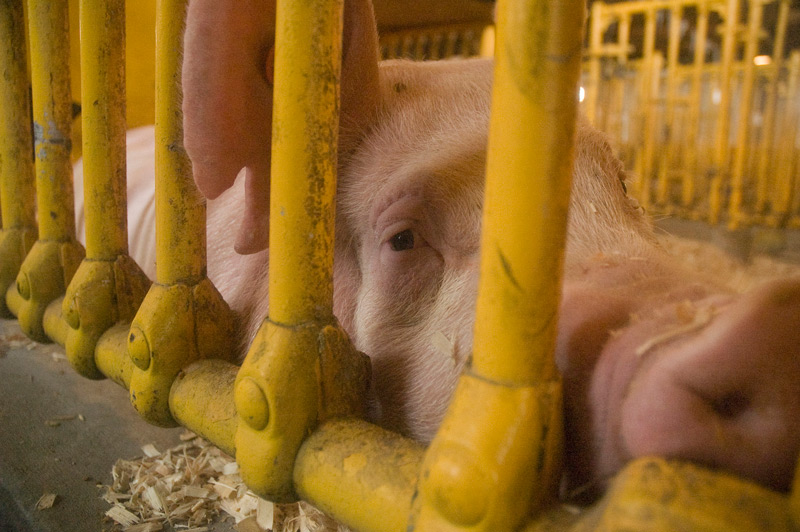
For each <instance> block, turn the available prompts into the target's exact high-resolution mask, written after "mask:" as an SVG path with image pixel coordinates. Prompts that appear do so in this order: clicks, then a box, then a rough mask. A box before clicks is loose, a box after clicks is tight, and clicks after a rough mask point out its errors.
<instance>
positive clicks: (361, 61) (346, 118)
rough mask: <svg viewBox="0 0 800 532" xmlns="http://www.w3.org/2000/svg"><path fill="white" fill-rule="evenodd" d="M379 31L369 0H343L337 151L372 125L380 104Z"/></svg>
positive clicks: (344, 147)
mask: <svg viewBox="0 0 800 532" xmlns="http://www.w3.org/2000/svg"><path fill="white" fill-rule="evenodd" d="M379 59H380V51H379V48H378V30H377V27H376V24H375V14H374V12H373V9H372V2H370V1H369V0H346V1H345V8H344V35H343V43H342V85H341V113H340V117H339V126H340V127H339V136H340V138H339V153H340V154H342V153H344V152H347V151H349V150H350V149H352V148H353V147H354V146H355V145H356V144H357V143H358V141H359V140H360V138H361V136H362V135H363V133H364V132H365V131H366V130H367V128H368V127H369V126H370V125H371V124H372V122H373V121H374V119H375V116H376V115H377V112H378V107H379V105H380V98H381V96H380V87H379V82H378V61H379Z"/></svg>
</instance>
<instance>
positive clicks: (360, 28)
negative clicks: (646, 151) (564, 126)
mask: <svg viewBox="0 0 800 532" xmlns="http://www.w3.org/2000/svg"><path fill="white" fill-rule="evenodd" d="M203 1H204V0H203ZM262 1H264V2H267V0H262ZM193 2H196V4H195V5H196V6H199V5H201V4H202V2H201V0H193ZM213 5H214V4H213V3H211V4H207V6H206V7H208V6H213ZM191 15H192V11H191V9H190V18H189V20H188V30H187V31H188V32H189V33H191V31H192V28H193V19H192V16H191ZM195 15H197V13H195ZM345 23H346V35H345V39H346V42H345V46H344V51H345V53H344V64H343V75H342V109H341V112H342V119H341V135H340V138H341V141H340V154H341V155H340V157H341V160H340V164H339V195H338V200H337V209H338V211H337V229H336V231H337V235H336V252H335V253H336V255H335V274H334V285H335V288H334V289H335V294H334V300H335V302H334V306H335V309H334V310H335V312H336V315H337V316H338V318H339V320H340V321H341V322H342V324H343V326H344V327H345V329H346V330H347V331H348V333H349V334H350V335H351V337H352V339H353V341H354V342H355V344H356V346H357V347H358V349H360V350H362V351H364V352H366V353H367V354H368V355H370V357H371V360H372V365H373V386H372V392H373V398H372V399H373V400H372V415H373V417H374V419H375V420H376V421H378V422H379V423H381V424H382V425H384V426H387V427H390V428H393V429H396V430H399V431H400V432H402V433H404V434H406V435H409V436H412V437H414V438H417V439H419V440H423V441H426V440H429V439H430V438H431V437H432V436H433V434H434V432H435V430H436V427H437V426H438V424H439V422H440V421H441V418H442V416H443V414H444V411H445V409H446V407H447V404H448V402H449V399H450V396H451V394H452V391H453V389H454V386H455V382H456V380H457V378H458V375H459V373H460V372H461V370H462V369H463V367H464V366H465V365H466V364H468V361H469V357H470V352H471V337H472V326H473V322H474V309H473V307H474V304H475V299H476V290H477V276H478V258H479V249H478V247H479V235H480V220H481V208H482V201H483V183H484V163H485V152H486V144H487V142H486V141H487V131H488V123H489V120H488V118H489V104H490V92H491V77H492V65H491V62H489V61H485V60H469V61H467V60H455V61H444V62H436V63H425V64H422V63H412V62H403V61H399V62H385V63H381V64H380V66H379V64H378V61H377V39H376V38H375V25H374V21H373V19H372V13H371V9H370V6H369V4H368V2H363V1H362V2H359V1H355V0H353V1H351V0H348V1H347V2H346V5H345ZM230 31H233V33H234V34H235V29H232V30H230ZM269 39H271V37H270V38H268V39H267V40H269ZM189 43H190V40H189V39H188V38H187V52H186V53H187V65H190V66H191V65H192V56H193V52H192V47H190V46H189ZM348 43H350V44H348ZM353 43H358V45H357V46H355V45H353ZM206 44H209V43H206ZM269 46H271V41H270V42H263V43H261V44H260V45H259V46H255V49H258V50H262V49H263V48H269ZM212 52H215V51H214V50H212ZM215 53H218V56H215V55H214V53H211V54H210V55H211V56H212V57H213V58H214V60H215V61H223V60H230V57H226V55H225V53H224V50H222V51H216V52H215ZM205 54H206V55H205V56H202V55H201V56H195V57H198V58H199V59H198V60H199V61H200V62H201V63H202V62H203V61H205V60H207V59H208V56H209V53H208V52H207V51H206V52H205ZM248 57H249V56H248ZM259 57H262V59H263V54H262V55H260V56H256V57H255V59H254V62H253V64H256V63H258V61H259V60H258V58H259ZM251 59H252V58H251ZM258 64H260V63H258ZM251 67H252V65H251ZM247 76H251V77H253V78H255V77H259V76H263V68H261V67H259V68H255V67H252V71H250V72H249V74H247ZM185 79H186V83H188V86H187V87H186V90H187V91H188V92H190V93H191V92H192V91H196V95H202V93H203V91H204V90H205V91H208V90H210V91H212V92H214V91H215V90H219V88H220V87H223V88H225V87H226V86H225V83H224V80H223V81H218V82H217V83H218V85H214V84H211V86H210V88H209V87H208V86H204V85H203V80H202V78H200V77H194V78H192V77H191V76H185ZM192 80H193V81H192ZM193 83H194V84H199V86H197V87H193V85H192V84H193ZM215 87H216V88H215ZM235 89H236V87H235V86H234V87H232V88H231V90H235ZM226 90H227V89H226ZM198 98H199V96H198ZM268 104H269V97H268V96H264V97H263V98H262V99H261V100H257V101H254V102H250V107H252V106H254V105H268ZM184 111H185V113H186V114H187V121H186V127H187V131H186V134H187V149H188V150H189V152H190V155H192V158H193V161H195V154H194V153H193V151H195V150H194V149H192V146H206V145H208V144H209V143H212V144H213V142H211V141H209V139H212V140H213V139H215V138H216V137H215V134H216V131H215V130H214V128H213V127H211V128H209V127H206V126H204V124H215V123H216V122H215V120H214V119H209V118H208V116H205V117H203V116H201V117H200V118H202V119H200V118H198V119H197V120H192V118H191V116H190V115H192V113H195V112H197V113H199V115H203V113H206V114H210V116H211V117H212V118H213V117H214V116H216V115H215V112H216V111H215V110H214V108H213V107H203V108H202V111H196V110H193V109H192V108H190V107H185V108H184ZM226 112H227V113H231V112H232V111H231V110H230V109H226ZM232 113H233V115H234V116H233V119H235V118H236V117H235V114H236V113H235V112H232ZM248 116H249V115H248ZM244 119H245V117H242V120H244ZM245 133H246V132H245ZM192 138H194V139H195V140H189V139H192ZM220 138H221V139H222V140H225V136H224V135H223V136H222V137H220ZM198 149H199V148H198ZM200 151H201V153H199V154H198V155H197V156H198V157H199V159H198V160H199V161H200V163H199V164H200V166H201V172H200V174H201V179H200V181H199V182H198V184H199V185H200V188H201V190H203V189H207V190H211V191H212V194H211V195H214V194H217V193H219V190H221V189H222V188H225V187H226V186H228V185H229V184H230V182H232V180H233V175H229V174H231V173H234V174H235V172H237V171H238V170H239V169H240V168H242V167H243V166H247V165H248V164H249V163H247V161H246V160H245V159H244V158H241V157H240V156H239V155H237V153H236V151H235V150H226V149H225V145H224V143H223V144H222V145H220V146H218V147H216V148H214V150H210V151H209V150H200ZM575 156H576V159H575V163H574V175H573V189H572V198H571V205H570V214H569V217H570V218H569V224H568V241H567V248H566V264H565V280H564V290H563V302H562V306H561V313H560V323H559V334H558V343H557V349H556V361H557V363H558V365H559V368H560V369H561V371H562V374H563V378H564V390H565V414H566V418H565V423H566V435H567V453H566V466H567V471H566V473H567V479H568V483H569V485H570V486H571V487H575V486H577V485H581V484H587V483H588V484H592V483H598V481H599V483H602V480H603V479H605V478H606V477H608V476H610V475H611V474H613V473H614V472H615V471H616V470H618V469H619V468H620V467H621V466H622V465H623V464H624V463H625V462H626V461H627V460H630V459H631V458H633V457H637V456H644V455H663V456H667V457H673V458H685V459H691V460H696V461H699V462H701V463H704V464H707V465H711V466H718V467H722V468H726V469H729V470H731V471H733V472H736V473H739V474H742V475H746V476H748V477H750V478H753V479H755V480H757V481H760V482H763V483H765V484H767V485H769V486H772V487H776V488H786V487H787V486H788V483H789V481H790V478H791V474H792V471H793V467H794V463H795V460H796V456H797V452H798V443H800V406H797V405H798V404H800V327H798V324H800V282H797V281H794V282H789V281H787V282H783V283H777V284H772V285H768V286H765V287H763V288H762V289H760V290H759V291H755V292H753V293H751V294H748V295H745V296H743V297H740V296H736V295H734V294H733V293H732V292H731V291H730V290H727V289H726V288H724V286H722V285H721V284H719V283H717V282H716V281H712V280H708V279H700V278H697V277H696V276H690V275H688V274H686V273H685V272H683V271H682V270H681V268H680V265H679V264H676V262H675V261H674V260H672V259H670V258H669V257H667V256H666V255H665V254H664V252H663V251H662V250H661V249H660V248H659V247H658V246H657V244H656V240H655V238H654V235H653V230H652V228H651V226H650V224H649V222H648V221H647V219H646V217H645V216H644V214H643V213H642V212H641V209H639V208H638V206H637V204H636V202H635V201H633V200H632V199H630V198H629V197H628V196H627V194H626V192H625V188H624V177H625V175H624V171H623V167H622V164H621V163H620V162H619V160H618V159H617V158H616V157H615V156H614V154H613V152H612V150H611V148H610V147H609V144H608V142H607V141H606V140H605V138H604V136H603V135H602V134H600V133H598V132H596V131H595V130H593V129H592V128H591V127H590V126H589V125H588V124H587V123H586V122H585V121H583V120H582V121H579V123H578V126H577V130H576V150H575ZM237 157H238V158H237ZM220 158H221V159H222V161H221V162H220V161H217V160H216V159H220ZM229 159H230V160H229ZM215 165H216V167H219V168H223V167H225V168H229V169H228V170H227V172H228V173H227V174H225V176H224V179H222V180H221V181H220V182H221V184H220V182H214V183H212V184H211V185H209V183H204V182H203V179H209V177H208V176H209V175H210V174H208V173H206V174H204V173H203V171H202V168H210V167H215ZM256 166H257V165H256ZM196 167H197V164H196ZM254 168H255V167H254ZM251 170H252V168H251ZM203 175H205V177H203ZM254 178H257V179H261V180H262V181H261V184H260V185H258V186H253V184H252V182H250V180H251V179H254ZM266 179H267V176H266V174H260V175H259V174H257V173H254V172H252V171H251V173H250V175H248V186H247V187H246V190H245V192H246V193H252V192H253V191H257V190H268V186H267V185H266V182H267V181H266ZM225 180H227V181H225ZM212 181H213V180H212ZM531 186H536V184H535V183H532V184H531ZM209 187H210V188H209ZM245 192H242V190H239V191H238V192H235V193H234V194H229V195H228V196H227V197H226V198H224V199H223V202H224V205H226V206H223V207H222V208H220V209H213V205H212V206H211V207H212V209H210V222H209V224H210V226H209V275H210V276H211V277H212V279H214V280H215V283H217V285H218V286H219V287H220V290H221V291H222V292H223V294H224V295H225V296H226V299H228V300H229V302H230V303H231V305H232V307H234V308H235V309H238V310H240V311H241V312H243V314H245V321H246V322H247V325H246V327H247V330H248V332H247V333H246V336H247V337H248V338H249V337H252V335H253V334H254V333H255V330H256V329H257V327H258V326H259V324H260V323H261V321H262V319H263V317H264V316H265V315H266V314H267V308H266V305H267V303H266V283H260V285H261V286H262V287H263V288H261V289H260V290H253V289H252V286H253V282H252V279H254V278H257V277H259V276H260V277H263V276H264V275H265V274H264V272H265V260H264V257H263V256H258V255H256V256H250V257H249V258H247V259H245V258H243V257H236V256H235V255H234V254H233V253H232V251H231V250H230V246H229V239H228V238H226V237H225V235H226V234H227V233H228V231H229V230H230V229H231V227H232V226H233V222H234V220H231V214H230V213H231V212H236V209H231V208H230V205H231V203H233V204H236V203H237V202H242V201H246V202H247V216H246V217H245V218H247V217H248V216H250V215H251V214H253V212H255V217H253V218H252V219H250V221H247V219H246V220H245V223H244V226H245V227H247V226H248V224H252V223H254V222H253V220H258V219H263V218H264V217H265V216H266V212H265V209H264V206H263V205H264V204H263V203H262V200H263V198H261V199H252V198H251V199H250V200H245V199H243V198H242V194H243V193H245ZM245 196H246V194H245ZM220 212H222V213H223V214H222V215H220V214H218V213H220ZM215 213H216V214H215ZM534 230H535V229H534V228H531V231H534ZM245 232H246V231H245ZM259 234H260V233H259ZM260 238H261V239H262V241H261V242H260V245H257V246H255V247H256V248H258V247H263V246H264V245H265V244H266V242H265V241H263V235H262V237H260ZM256 240H257V239H256ZM252 241H253V239H252V238H251V239H250V242H251V243H252ZM240 242H241V240H240ZM215 255H217V256H219V257H221V258H220V259H216V260H215V258H214V257H215ZM262 255H263V252H262Z"/></svg>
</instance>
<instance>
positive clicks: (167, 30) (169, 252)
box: [122, 0, 235, 426]
mask: <svg viewBox="0 0 800 532" xmlns="http://www.w3.org/2000/svg"><path fill="white" fill-rule="evenodd" d="M186 4H187V0H159V2H158V4H157V9H158V12H157V15H156V43H157V54H156V80H157V81H156V91H157V94H156V155H155V157H156V161H155V164H156V257H157V261H156V283H154V284H153V285H152V286H151V287H150V290H149V291H148V292H147V295H146V296H145V298H144V301H143V302H142V304H141V306H140V307H139V310H138V311H137V313H136V316H135V317H134V319H133V323H132V324H131V328H130V334H129V335H128V353H129V355H130V357H131V359H132V361H133V363H134V366H135V367H134V368H133V371H132V374H131V377H130V395H131V403H133V405H134V407H135V408H136V410H137V411H138V412H139V414H140V415H141V416H142V417H144V418H145V419H146V420H147V421H149V422H150V423H153V424H155V425H161V426H172V425H175V423H176V422H175V419H174V418H173V416H172V413H171V411H170V408H169V390H170V387H171V386H172V383H173V381H174V380H175V377H176V376H177V375H178V373H179V372H180V370H181V368H183V367H185V366H187V365H188V364H189V363H191V362H192V361H194V360H197V359H201V358H211V357H218V358H228V359H230V358H232V357H233V356H234V354H235V353H234V351H235V348H234V345H235V343H234V341H233V334H234V332H233V331H234V316H233V314H232V312H231V310H230V308H229V307H228V305H227V304H226V303H225V301H223V299H222V296H221V295H220V294H219V292H218V291H217V289H216V288H215V287H214V286H213V285H212V284H211V282H210V281H209V280H208V279H207V278H206V277H205V273H206V271H205V270H206V268H205V264H206V262H205V257H206V253H205V205H204V204H202V203H201V202H199V201H197V198H198V193H197V190H196V189H195V186H194V183H193V182H192V179H191V166H190V163H189V159H188V157H187V155H186V151H185V150H184V148H183V140H182V139H183V134H182V122H181V117H182V114H181V112H180V109H181V89H180V87H181V57H182V53H181V52H182V43H183V25H184V21H185V19H186ZM122 257H124V255H123V256H122Z"/></svg>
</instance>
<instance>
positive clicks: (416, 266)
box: [373, 244, 444, 299]
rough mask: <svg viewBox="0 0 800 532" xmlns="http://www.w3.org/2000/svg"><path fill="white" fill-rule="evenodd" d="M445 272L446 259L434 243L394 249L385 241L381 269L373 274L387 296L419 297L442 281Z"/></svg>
mask: <svg viewBox="0 0 800 532" xmlns="http://www.w3.org/2000/svg"><path fill="white" fill-rule="evenodd" d="M443 271H444V259H443V258H442V256H441V255H440V254H439V253H438V252H437V251H436V250H435V249H434V248H432V247H430V246H424V247H421V248H415V249H410V250H405V251H394V250H392V249H391V247H390V246H388V245H385V244H384V245H383V246H381V249H380V250H379V253H378V261H377V271H374V272H373V276H374V278H375V279H377V283H378V287H379V289H380V290H381V292H382V293H384V294H386V296H387V297H389V298H402V299H416V297H417V296H418V295H419V294H421V293H422V292H424V291H426V290H427V289H429V288H430V287H431V285H434V284H438V283H439V282H440V281H441V277H442V273H443Z"/></svg>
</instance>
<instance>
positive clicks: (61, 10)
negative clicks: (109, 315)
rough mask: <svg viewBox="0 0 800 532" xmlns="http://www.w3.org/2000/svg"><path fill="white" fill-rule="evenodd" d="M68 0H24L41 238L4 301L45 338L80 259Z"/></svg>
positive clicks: (39, 338)
mask: <svg viewBox="0 0 800 532" xmlns="http://www.w3.org/2000/svg"><path fill="white" fill-rule="evenodd" d="M67 4H68V2H67V0H57V1H55V0H54V1H45V0H28V24H29V29H30V46H31V65H32V73H31V78H32V87H31V88H32V94H33V132H34V140H35V143H34V151H35V154H36V163H35V167H36V200H37V201H36V203H37V205H36V206H37V210H38V221H39V239H38V240H37V241H36V243H35V244H34V245H33V247H32V248H31V251H30V252H29V253H28V255H27V256H26V257H25V260H24V262H23V263H22V265H21V266H20V271H19V274H18V275H17V283H16V287H11V289H10V290H9V291H8V293H7V294H6V303H7V304H8V306H9V308H10V309H11V310H12V312H14V313H16V314H17V317H18V319H19V324H20V327H21V328H22V330H23V331H24V332H25V334H27V335H28V336H30V337H31V338H33V339H35V340H37V341H40V342H44V341H48V338H47V336H46V334H45V331H44V325H43V318H44V311H45V309H46V308H47V305H49V304H50V303H51V302H52V301H53V300H54V299H56V298H57V297H58V296H60V295H62V294H63V293H64V290H65V289H66V286H67V284H69V281H70V279H72V276H73V275H74V273H75V270H76V269H77V268H78V265H79V264H80V261H81V260H82V259H83V255H84V251H83V246H81V245H80V244H79V243H78V242H77V241H76V240H75V207H74V203H73V189H72V163H71V161H70V153H71V150H72V141H71V137H70V129H71V126H70V124H71V122H72V101H71V99H70V72H69V27H68V24H69V22H68V21H69V18H68V9H67Z"/></svg>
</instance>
